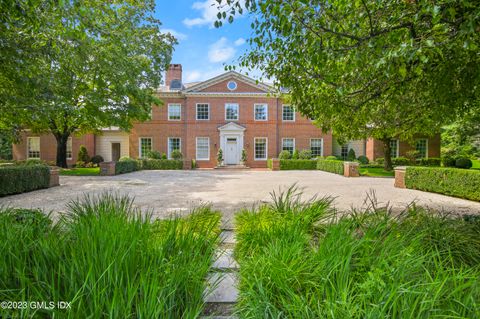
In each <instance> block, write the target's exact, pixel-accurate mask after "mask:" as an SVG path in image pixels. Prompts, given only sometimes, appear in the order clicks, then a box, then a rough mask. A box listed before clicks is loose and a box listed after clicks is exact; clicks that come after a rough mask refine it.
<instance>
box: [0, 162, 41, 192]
mask: <svg viewBox="0 0 480 319" xmlns="http://www.w3.org/2000/svg"><path fill="white" fill-rule="evenodd" d="M49 185H50V169H49V168H48V166H46V165H42V164H36V165H35V164H32V165H8V166H7V165H5V166H0V196H5V195H10V194H18V193H24V192H30V191H33V190H36V189H41V188H48V187H49Z"/></svg>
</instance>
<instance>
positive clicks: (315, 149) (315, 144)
mask: <svg viewBox="0 0 480 319" xmlns="http://www.w3.org/2000/svg"><path fill="white" fill-rule="evenodd" d="M310 151H311V152H312V157H318V156H323V138H311V139H310Z"/></svg>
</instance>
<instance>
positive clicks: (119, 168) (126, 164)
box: [115, 156, 142, 175]
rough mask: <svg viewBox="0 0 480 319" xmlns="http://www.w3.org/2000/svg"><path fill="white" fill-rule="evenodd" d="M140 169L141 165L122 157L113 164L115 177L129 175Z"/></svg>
mask: <svg viewBox="0 0 480 319" xmlns="http://www.w3.org/2000/svg"><path fill="white" fill-rule="evenodd" d="M140 169H142V163H141V162H140V161H137V160H134V159H132V158H130V157H126V156H125V157H122V158H120V160H119V161H118V162H116V163H115V175H118V174H124V173H130V172H134V171H138V170H140Z"/></svg>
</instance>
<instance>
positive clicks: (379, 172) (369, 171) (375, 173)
mask: <svg viewBox="0 0 480 319" xmlns="http://www.w3.org/2000/svg"><path fill="white" fill-rule="evenodd" d="M359 172H360V175H362V176H370V177H393V176H395V171H394V170H391V171H386V170H384V169H383V168H381V167H360V169H359Z"/></svg>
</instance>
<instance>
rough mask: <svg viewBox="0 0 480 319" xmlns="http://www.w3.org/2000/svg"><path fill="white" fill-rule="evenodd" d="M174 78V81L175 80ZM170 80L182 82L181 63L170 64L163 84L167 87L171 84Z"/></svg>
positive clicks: (176, 82)
mask: <svg viewBox="0 0 480 319" xmlns="http://www.w3.org/2000/svg"><path fill="white" fill-rule="evenodd" d="M175 80H176V81H175ZM172 81H175V82H174V84H177V85H178V83H180V84H181V83H182V65H181V64H170V66H169V67H168V70H167V74H166V76H165V85H166V86H168V87H171V86H172Z"/></svg>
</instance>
